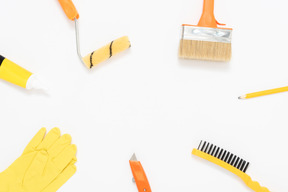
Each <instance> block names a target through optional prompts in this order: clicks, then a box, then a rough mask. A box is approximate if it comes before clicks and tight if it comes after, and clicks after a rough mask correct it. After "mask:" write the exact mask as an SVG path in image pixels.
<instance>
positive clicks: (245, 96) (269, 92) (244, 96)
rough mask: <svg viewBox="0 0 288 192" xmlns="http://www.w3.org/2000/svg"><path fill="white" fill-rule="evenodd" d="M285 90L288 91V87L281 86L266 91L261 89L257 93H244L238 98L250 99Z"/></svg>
mask: <svg viewBox="0 0 288 192" xmlns="http://www.w3.org/2000/svg"><path fill="white" fill-rule="evenodd" d="M285 91H288V87H281V88H276V89H270V90H266V91H259V92H255V93H248V94H246V95H242V96H240V97H238V99H250V98H254V97H261V96H264V95H271V94H275V93H281V92H285Z"/></svg>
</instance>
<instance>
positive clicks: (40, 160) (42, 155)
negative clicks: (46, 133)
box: [24, 151, 49, 184]
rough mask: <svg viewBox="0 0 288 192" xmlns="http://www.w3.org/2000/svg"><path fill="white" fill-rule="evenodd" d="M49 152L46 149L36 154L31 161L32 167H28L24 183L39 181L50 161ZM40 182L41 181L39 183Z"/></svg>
mask: <svg viewBox="0 0 288 192" xmlns="http://www.w3.org/2000/svg"><path fill="white" fill-rule="evenodd" d="M48 157H49V156H48V154H47V152H45V151H40V152H38V153H37V155H36V156H35V158H34V160H33V161H32V162H31V165H30V167H29V168H28V170H27V172H26V174H25V178H24V180H25V181H24V183H30V182H33V181H35V182H36V181H38V179H39V178H41V176H42V175H43V172H44V170H45V166H46V164H47V161H48ZM39 184H40V183H39Z"/></svg>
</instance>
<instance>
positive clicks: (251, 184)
mask: <svg viewBox="0 0 288 192" xmlns="http://www.w3.org/2000/svg"><path fill="white" fill-rule="evenodd" d="M192 154H193V155H196V156H198V157H201V158H203V159H206V160H207V161H210V162H212V163H215V164H216V165H219V166H220V167H223V168H224V169H226V170H228V171H230V172H231V173H234V174H235V175H237V176H238V177H240V178H241V179H242V180H243V181H244V182H245V184H246V185H247V186H248V187H249V188H250V189H253V190H254V191H255V192H270V191H269V190H268V189H267V188H266V187H262V186H261V185H260V184H259V183H258V182H256V181H252V179H251V177H250V176H249V175H247V174H246V173H244V172H242V171H240V170H239V169H237V168H235V167H233V166H231V165H230V164H228V163H226V162H225V161H222V160H220V159H217V158H216V157H214V156H212V155H209V154H207V153H204V152H202V151H200V150H197V149H193V151H192Z"/></svg>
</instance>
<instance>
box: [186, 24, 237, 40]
mask: <svg viewBox="0 0 288 192" xmlns="http://www.w3.org/2000/svg"><path fill="white" fill-rule="evenodd" d="M182 39H185V40H196V41H210V42H221V43H231V39H232V30H230V29H221V28H208V27H197V26H187V25H184V26H183V30H182Z"/></svg>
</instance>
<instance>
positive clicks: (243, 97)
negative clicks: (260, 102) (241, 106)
mask: <svg viewBox="0 0 288 192" xmlns="http://www.w3.org/2000/svg"><path fill="white" fill-rule="evenodd" d="M245 98H246V97H245V96H240V97H238V99H239V100H242V99H245Z"/></svg>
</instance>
